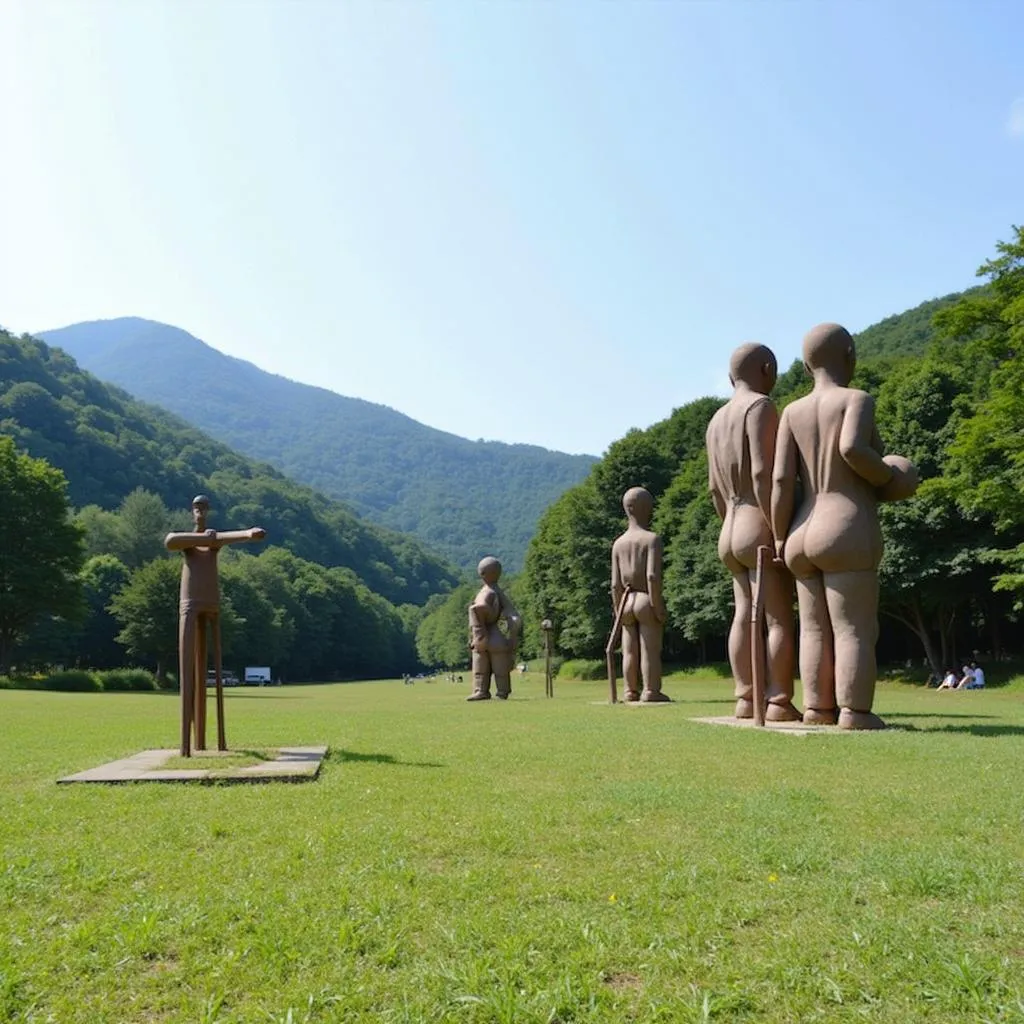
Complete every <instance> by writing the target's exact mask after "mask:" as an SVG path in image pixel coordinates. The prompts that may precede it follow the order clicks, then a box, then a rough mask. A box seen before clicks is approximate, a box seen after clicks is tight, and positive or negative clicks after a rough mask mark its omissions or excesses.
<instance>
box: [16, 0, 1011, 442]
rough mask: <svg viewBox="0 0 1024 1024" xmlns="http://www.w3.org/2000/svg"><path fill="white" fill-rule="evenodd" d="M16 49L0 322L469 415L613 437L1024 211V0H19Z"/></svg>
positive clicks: (543, 432) (497, 429) (1002, 232)
mask: <svg viewBox="0 0 1024 1024" xmlns="http://www.w3.org/2000/svg"><path fill="white" fill-rule="evenodd" d="M0 46H2V50H3V56H2V58H0V324H3V325H4V326H6V327H7V328H8V329H10V330H15V331H18V332H21V331H30V332H31V331H36V330H44V329H47V328H54V327H61V326H64V325H66V324H69V323H73V322H76V321H81V320H91V319H98V318H105V317H117V316H142V317H148V318H151V319H155V320H162V321H164V322H166V323H170V324H174V325H175V326H178V327H183V328H184V329H186V330H188V331H190V332H191V333H193V334H195V335H197V336H198V337H200V338H202V339H203V340H204V341H207V342H208V343H210V344H211V345H213V346H214V347H216V348H218V349H220V350H222V351H224V352H227V353H229V354H231V355H236V356H241V357H244V358H248V359H250V360H252V361H253V362H255V363H256V364H258V365H259V366H261V367H263V368H264V369H267V370H271V371H273V372H276V373H282V374H285V375H286V376H289V377H292V378H294V379H296V380H301V381H305V382H308V383H313V384H318V385H321V386H324V387H329V388H331V389H333V390H335V391H338V392H340V393H342V394H346V395H353V396H357V397H360V398H366V399H369V400H371V401H375V402H381V403H384V404H386V405H390V406H392V407H393V408H396V409H399V410H401V411H402V412H405V413H407V414H409V415H410V416H413V417H414V418H416V419H418V420H421V421H423V422H425V423H428V424H431V425H432V426H437V427H441V428H443V429H445V430H450V431H452V432H453V433H457V434H461V435H463V436H466V437H471V438H476V437H485V438H491V439H497V440H503V441H522V442H529V443H536V444H542V445H544V446H546V447H550V448H558V449H562V450H565V451H573V452H579V451H587V452H593V453H595V454H599V453H600V452H601V451H603V450H604V448H605V447H606V446H607V445H608V444H609V443H610V442H611V441H612V440H614V439H615V438H617V437H620V436H621V435H622V434H624V433H625V432H626V430H627V429H629V428H630V427H631V426H641V427H643V426H647V425H649V424H650V423H653V422H655V421H656V420H659V419H662V418H664V417H665V416H667V415H668V414H669V413H670V412H671V410H672V409H673V408H674V407H676V406H678V405H681V404H683V403H684V402H687V401H689V400H691V399H693V398H696V397H698V396H700V395H703V394H709V393H718V394H724V393H726V391H727V389H728V381H727V378H726V366H727V362H728V356H729V353H730V352H731V350H732V349H733V347H735V346H736V345H737V344H739V343H740V342H743V341H746V340H759V341H763V342H765V343H767V344H768V345H771V346H772V347H773V348H774V349H775V351H776V352H777V354H778V355H779V357H780V362H781V363H782V365H783V366H785V365H788V363H789V362H790V361H791V360H792V359H793V358H795V356H796V355H797V353H798V352H799V344H800V338H801V336H802V335H803V333H804V332H805V331H806V330H807V329H808V328H809V327H811V326H813V325H814V324H816V323H818V322H820V321H822V320H837V321H839V322H841V323H844V324H845V325H846V326H848V327H849V328H850V329H851V330H855V331H856V330H858V329H861V328H863V327H866V326H867V325H869V324H870V323H873V322H875V321H877V320H879V319H881V318H882V317H884V316H887V315H889V314H891V313H895V312H899V311H902V310H903V309H906V308H908V307H910V306H913V305H916V304H917V303H919V302H921V301H924V300H925V299H929V298H933V297H935V296H936V295H942V294H945V293H948V292H951V291H956V290H959V289H961V288H964V287H966V286H968V285H970V284H973V283H974V271H975V269H976V268H977V266H978V265H979V264H980V263H981V262H982V261H983V260H984V259H986V258H988V257H989V256H990V255H991V254H992V252H993V249H994V244H995V242H996V241H997V239H1000V238H1005V237H1007V236H1008V234H1009V229H1010V225H1011V224H1014V223H1020V222H1021V221H1022V220H1024V4H1022V3H1015V2H1013V0H996V2H986V0H961V2H956V3H950V2H943V0H919V2H914V0H903V2H901V0H886V2H875V0H846V2H830V0H812V2H801V0H788V2H774V0H748V2H730V0H720V2H709V3H701V2H686V0H675V2H673V0H659V2H641V0H581V2H572V0H553V2H534V0H518V2H504V0H461V2H459V0H431V2H426V0H417V2H407V0H367V2H362V0H327V2H317V0H290V2H261V0H245V2H232V0H212V2H208V0H203V2H198V0H176V2H167V3H164V2H157V0H115V2H103V0H65V2H55V0H2V2H0Z"/></svg>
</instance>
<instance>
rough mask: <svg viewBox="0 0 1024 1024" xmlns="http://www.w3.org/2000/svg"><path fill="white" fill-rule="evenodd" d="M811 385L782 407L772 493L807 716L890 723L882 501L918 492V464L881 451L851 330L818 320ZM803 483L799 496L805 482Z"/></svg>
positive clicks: (810, 350)
mask: <svg viewBox="0 0 1024 1024" xmlns="http://www.w3.org/2000/svg"><path fill="white" fill-rule="evenodd" d="M803 358H804V366H805V367H806V368H807V371H808V373H810V375H811V376H812V377H813V378H814V389H813V391H812V392H811V394H810V395H807V396H806V397H805V398H800V399H797V400H796V401H795V402H793V403H792V404H791V405H789V406H787V407H786V409H784V410H783V413H782V417H781V419H780V422H779V429H778V438H777V442H776V450H775V469H774V478H773V487H772V499H771V523H772V533H773V534H774V537H775V543H776V552H777V554H778V556H779V557H780V558H782V559H783V560H784V561H785V563H786V565H787V566H788V567H789V569H790V571H791V572H792V573H793V575H794V577H795V578H796V590H797V601H798V605H799V609H800V678H801V681H802V683H803V690H804V704H805V710H804V715H803V720H804V722H807V723H811V724H832V723H835V722H836V720H837V717H836V716H837V709H838V724H839V726H840V728H844V729H881V728H884V727H885V723H884V722H883V721H882V720H881V719H880V718H879V717H878V716H877V715H875V714H873V713H872V710H871V708H872V704H873V702H874V692H875V676H876V665H875V642H876V640H877V636H878V565H879V562H880V561H881V557H882V531H881V527H880V525H879V521H878V512H877V505H878V501H879V500H891V501H896V500H900V499H902V498H906V497H909V496H910V495H912V494H913V493H914V491H915V489H916V487H917V472H916V470H915V469H914V467H913V466H912V465H911V464H910V463H909V462H908V461H907V460H906V459H903V458H901V457H897V456H889V457H888V458H883V457H882V450H883V449H882V442H881V438H880V437H879V435H878V430H877V427H876V426H875V415H874V401H873V399H872V398H871V396H870V395H868V394H867V393H866V392H864V391H860V390H857V389H856V388H851V387H850V386H849V384H850V380H851V379H852V377H853V371H854V368H855V366H856V351H855V348H854V343H853V338H852V337H850V335H849V333H848V332H847V331H846V330H845V329H844V328H842V327H840V326H839V325H838V324H820V325H819V326H817V327H815V328H814V329H813V330H811V331H810V332H809V333H808V334H807V335H806V337H805V338H804V342H803ZM798 486H799V489H800V491H799V503H798V491H797V488H798Z"/></svg>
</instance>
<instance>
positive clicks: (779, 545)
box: [772, 540, 786, 565]
mask: <svg viewBox="0 0 1024 1024" xmlns="http://www.w3.org/2000/svg"><path fill="white" fill-rule="evenodd" d="M785 553H786V542H785V541H784V540H777V541H776V542H775V557H774V558H773V559H772V561H773V562H774V563H775V564H776V565H785V564H786V559H785Z"/></svg>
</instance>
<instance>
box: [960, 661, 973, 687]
mask: <svg viewBox="0 0 1024 1024" xmlns="http://www.w3.org/2000/svg"><path fill="white" fill-rule="evenodd" d="M973 682H974V669H973V668H971V666H970V665H964V667H963V668H962V669H961V676H960V681H959V682H958V683H957V684H956V688H957V689H958V690H966V689H967V688H968V686H970V684H971V683H973Z"/></svg>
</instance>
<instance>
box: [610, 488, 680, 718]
mask: <svg viewBox="0 0 1024 1024" xmlns="http://www.w3.org/2000/svg"><path fill="white" fill-rule="evenodd" d="M622 507H623V509H624V510H625V512H626V517H627V519H628V520H629V525H628V527H627V528H626V532H625V533H623V534H622V535H621V536H620V537H618V538H617V539H616V541H615V543H614V544H612V588H611V589H612V607H613V608H614V610H615V615H616V618H617V619H618V620H619V621H621V624H622V675H623V678H624V679H625V683H626V692H625V699H626V700H627V701H629V702H634V701H641V702H642V703H644V704H654V703H660V702H665V701H669V700H670V699H671V698H669V697H668V696H666V695H665V694H664V693H663V692H662V690H661V644H662V638H663V636H664V631H665V601H664V599H663V597H662V593H661V570H662V543H661V538H660V537H659V536H658V535H657V534H656V533H654V532H653V531H652V530H651V529H650V525H651V514H652V512H653V511H654V498H652V497H651V493H650V491H648V490H646V489H645V488H643V487H631V488H630V489H629V490H628V491H626V493H625V494H624V495H623V498H622ZM620 611H621V615H620V614H619V613H620ZM641 683H642V684H643V691H642V692H641V690H640V686H641Z"/></svg>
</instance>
